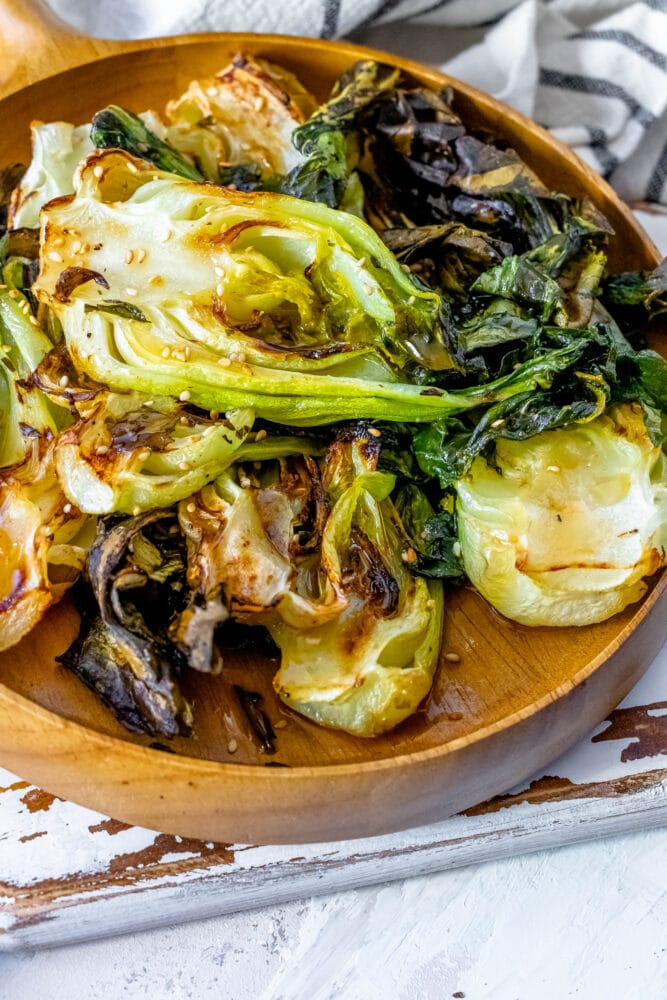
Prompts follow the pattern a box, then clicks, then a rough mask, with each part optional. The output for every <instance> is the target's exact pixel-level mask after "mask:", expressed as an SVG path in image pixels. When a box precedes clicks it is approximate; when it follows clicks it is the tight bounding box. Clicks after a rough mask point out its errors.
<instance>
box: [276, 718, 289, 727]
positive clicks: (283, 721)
mask: <svg viewBox="0 0 667 1000" xmlns="http://www.w3.org/2000/svg"><path fill="white" fill-rule="evenodd" d="M286 726H287V723H286V722H285V720H284V719H278V721H277V722H274V723H273V728H274V729H285V728H286Z"/></svg>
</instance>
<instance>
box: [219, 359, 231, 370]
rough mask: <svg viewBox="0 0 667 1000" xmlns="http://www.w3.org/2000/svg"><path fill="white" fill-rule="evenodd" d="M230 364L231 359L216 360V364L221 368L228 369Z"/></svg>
mask: <svg viewBox="0 0 667 1000" xmlns="http://www.w3.org/2000/svg"><path fill="white" fill-rule="evenodd" d="M231 363H232V362H231V358H218V364H219V365H220V366H221V367H222V368H229V366H230V365H231Z"/></svg>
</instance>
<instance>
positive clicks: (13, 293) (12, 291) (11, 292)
mask: <svg viewBox="0 0 667 1000" xmlns="http://www.w3.org/2000/svg"><path fill="white" fill-rule="evenodd" d="M7 294H8V295H9V297H10V299H18V297H19V293H18V292H17V291H16V289H15V288H10V289H9V291H8V292H7Z"/></svg>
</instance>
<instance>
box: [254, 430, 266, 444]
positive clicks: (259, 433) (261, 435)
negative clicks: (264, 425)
mask: <svg viewBox="0 0 667 1000" xmlns="http://www.w3.org/2000/svg"><path fill="white" fill-rule="evenodd" d="M265 437H266V431H265V430H263V429H262V430H261V431H257V433H256V434H255V441H263V440H264V438H265Z"/></svg>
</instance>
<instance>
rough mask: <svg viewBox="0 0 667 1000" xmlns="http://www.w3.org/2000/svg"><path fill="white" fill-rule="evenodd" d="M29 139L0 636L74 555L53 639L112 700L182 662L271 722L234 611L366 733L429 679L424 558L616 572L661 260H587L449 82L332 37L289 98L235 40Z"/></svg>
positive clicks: (641, 584) (9, 395)
mask: <svg viewBox="0 0 667 1000" xmlns="http://www.w3.org/2000/svg"><path fill="white" fill-rule="evenodd" d="M32 139H33V158H32V162H31V163H30V164H29V166H28V168H27V169H24V168H22V167H20V166H19V165H13V166H9V167H8V168H7V169H6V170H5V171H3V172H2V173H1V174H0V202H1V204H0V267H1V268H2V282H1V283H0V284H1V285H2V287H0V333H1V335H2V336H1V344H0V346H1V347H2V356H1V358H0V369H1V375H2V377H1V378H0V428H1V430H2V434H1V437H0V551H1V553H2V555H3V566H2V571H1V572H0V648H3V649H6V648H8V647H10V646H12V645H14V644H15V643H17V642H19V641H20V640H21V639H22V638H23V637H24V636H25V635H26V633H27V632H28V631H29V630H30V629H32V628H33V627H34V626H35V625H36V624H37V622H38V621H39V619H40V617H41V616H42V615H43V614H44V612H45V611H46V609H47V608H48V607H49V606H51V605H52V604H53V603H54V602H55V601H57V600H58V599H59V598H60V597H61V596H62V594H63V593H64V592H65V590H66V589H67V588H69V587H70V586H72V585H73V584H77V586H76V588H75V591H74V592H75V594H76V600H77V602H78V604H79V607H80V610H81V613H82V623H81V630H80V633H79V635H78V636H77V638H76V639H75V641H74V642H73V643H72V644H71V645H70V647H69V648H68V649H67V650H65V651H63V653H62V656H61V658H60V659H61V662H62V663H63V664H64V665H65V666H66V667H68V668H69V669H70V670H72V671H73V672H74V673H75V674H76V675H77V676H78V677H79V678H81V680H82V681H83V682H84V683H85V684H87V685H88V686H89V687H90V688H91V689H92V690H93V691H95V692H96V693H97V695H98V696H99V697H100V698H101V700H102V701H103V702H104V703H105V704H106V705H107V706H108V707H109V708H110V709H111V711H113V712H114V713H115V714H116V716H117V717H118V719H119V720H120V721H121V722H122V723H123V725H125V726H126V727H127V728H128V729H131V730H134V731H136V732H139V733H143V734H145V735H148V736H150V737H156V738H157V737H159V738H171V737H175V736H178V735H184V734H188V733H190V732H192V731H193V729H194V730H196V727H197V712H198V704H201V700H200V699H201V697H203V696H202V695H201V694H199V693H197V696H196V697H192V695H191V692H192V690H193V688H192V679H193V678H194V677H196V675H197V674H198V673H199V674H207V675H209V676H210V677H211V680H210V681H209V682H208V683H210V684H218V685H220V688H219V691H220V692H223V694H221V695H220V697H221V698H222V697H223V696H224V698H227V697H229V698H231V699H234V698H237V695H238V698H237V702H235V703H234V705H235V707H234V708H230V712H229V713H225V718H227V719H228V718H231V717H232V716H234V713H237V714H238V713H244V712H245V713H246V716H247V719H248V725H249V726H250V730H252V731H254V732H255V733H256V734H258V738H259V739H260V747H261V749H262V750H264V751H267V752H270V751H271V750H272V749H273V748H274V745H275V742H278V744H279V742H280V739H279V737H276V736H275V733H274V732H273V730H272V727H271V720H270V713H271V711H273V710H274V709H275V708H276V705H277V703H276V704H274V705H273V706H271V705H269V704H268V703H267V705H266V712H265V711H264V710H263V709H262V708H261V707H260V705H259V695H258V694H257V693H254V692H249V691H246V690H244V689H243V688H242V687H241V686H240V685H239V684H238V672H239V669H240V668H239V666H238V662H241V661H238V662H237V659H236V658H235V655H234V654H233V653H231V652H230V650H231V649H233V648H234V647H235V646H236V645H238V643H239V642H241V641H242V642H243V643H244V644H246V645H247V644H250V646H251V647H252V648H254V649H256V650H264V651H266V650H268V651H269V652H270V653H271V654H272V655H275V657H276V658H277V660H278V662H277V663H276V664H275V665H274V666H273V668H272V667H270V666H269V665H268V664H267V666H266V669H267V671H272V674H273V677H272V679H273V689H274V692H275V697H276V698H277V699H279V700H280V702H282V703H283V705H284V706H287V707H288V708H289V709H291V710H292V711H293V712H295V713H298V714H299V715H300V716H302V717H304V718H305V719H306V720H311V721H312V722H316V723H319V724H321V725H323V726H329V727H333V728H336V729H341V730H344V731H346V732H348V733H350V734H352V735H354V736H359V737H371V736H376V735H378V734H381V733H384V732H386V731H388V730H390V729H392V728H393V727H395V726H397V725H398V724H399V723H401V722H402V721H403V720H404V719H406V718H407V717H408V716H410V715H412V714H413V713H415V711H416V710H417V709H418V708H419V706H420V705H421V703H422V702H423V701H424V699H425V698H426V697H427V696H428V694H429V691H430V689H431V686H432V683H433V679H434V676H435V673H436V670H437V666H438V662H439V658H440V648H441V641H442V631H443V623H444V620H445V613H446V604H445V602H446V591H445V588H446V587H451V586H456V585H457V584H460V583H462V582H465V581H468V582H469V583H470V584H471V585H472V586H473V587H475V588H476V589H477V591H479V593H480V594H481V595H482V596H483V597H484V598H486V600H487V601H489V602H490V603H491V604H492V605H493V606H494V607H495V608H496V609H497V610H498V611H499V612H501V613H502V614H504V615H506V616H507V617H508V618H510V619H512V620H514V621H515V622H517V623H518V625H517V627H519V626H528V625H542V626H573V625H582V626H585V625H589V624H593V623H595V622H599V621H602V620H604V619H606V618H608V617H609V616H611V615H614V614H616V613H618V612H620V611H622V610H623V609H624V608H626V607H627V606H628V605H631V604H633V603H634V602H636V601H638V600H639V599H640V598H641V597H642V595H643V594H644V593H645V592H646V590H647V588H648V587H649V586H650V583H651V578H652V577H653V576H654V575H655V574H656V573H657V571H658V570H660V569H661V568H662V567H663V566H664V565H665V553H666V550H667V482H666V480H667V476H666V459H665V455H664V441H665V426H666V418H665V413H666V412H667V365H666V363H665V361H664V359H663V357H662V356H661V354H660V353H658V352H657V351H656V350H654V349H652V347H651V346H650V345H653V347H655V346H656V345H659V337H660V326H661V324H662V323H663V322H664V318H665V314H666V312H667V305H666V303H667V280H666V274H667V271H666V269H665V264H664V263H663V264H662V265H661V266H659V267H658V268H656V269H655V270H653V271H648V272H647V271H642V270H635V271H632V272H629V273H625V274H616V273H613V271H611V270H610V269H609V267H608V264H607V249H608V246H609V242H610V240H613V239H614V234H613V231H612V228H611V226H610V225H609V223H608V222H607V220H606V219H605V218H604V217H603V216H602V215H601V213H600V212H599V210H598V209H597V208H596V207H595V206H594V205H592V204H591V203H590V202H589V201H587V200H586V199H581V198H576V197H570V196H568V195H567V194H565V193H562V192H554V191H551V190H549V189H548V188H547V187H545V185H544V184H543V183H542V181H541V180H540V178H539V177H538V176H537V175H536V174H535V173H534V171H533V170H532V169H531V168H530V167H529V166H528V165H527V164H526V163H524V162H523V161H522V159H521V158H520V157H519V155H518V154H517V153H516V152H515V151H514V150H512V149H511V148H508V147H507V145H506V143H504V142H503V141H502V139H500V138H496V137H493V136H489V135H486V134H483V133H481V132H477V131H472V130H469V129H468V127H467V125H466V123H465V121H463V120H462V118H461V117H460V115H459V113H458V110H457V107H456V101H455V100H454V96H453V94H452V92H451V91H450V90H448V89H444V90H442V91H440V92H435V91H432V90H429V89H428V88H426V87H424V86H421V85H418V84H415V82H414V81H412V80H411V79H410V78H409V77H408V76H407V75H406V74H404V73H403V72H402V71H400V70H398V69H396V68H394V67H392V66H387V65H383V64H380V63H376V62H372V61H362V62H359V63H356V64H355V65H353V66H351V67H350V68H349V69H348V70H347V71H346V72H345V73H344V74H343V75H342V77H341V78H340V80H339V81H338V82H337V83H336V85H335V86H334V88H333V90H332V92H331V94H330V96H329V98H328V100H326V101H325V102H324V103H323V104H320V105H318V103H317V101H316V100H315V98H314V97H313V96H312V95H311V94H310V93H309V92H308V91H307V89H306V88H305V87H304V86H303V84H302V83H301V82H300V81H298V80H297V79H296V78H295V77H294V76H293V75H292V74H291V73H289V72H287V71H285V70H283V69H282V68H280V67H277V66H273V65H271V64H269V63H267V62H264V61H262V60H253V59H249V58H247V57H244V56H238V57H237V58H236V59H234V61H233V62H232V64H231V65H229V66H228V67H226V68H225V69H223V70H222V71H221V72H220V73H218V74H216V75H215V76H213V77H209V78H206V79H201V80H194V81H193V82H192V83H191V84H190V86H189V87H188V89H187V90H186V92H185V93H184V94H182V95H180V96H177V97H175V98H174V99H173V100H172V101H170V102H169V104H168V105H167V107H166V108H165V110H164V111H163V112H160V113H158V112H157V111H155V110H153V109H149V110H141V109H140V108H125V107H120V106H118V105H115V104H110V105H108V106H106V107H103V108H100V109H99V111H98V112H97V114H95V115H94V116H93V118H92V121H91V122H90V123H86V124H83V125H81V124H79V123H76V124H69V123H66V122H47V123H36V124H35V125H33V129H32ZM231 664H233V667H232V666H230V665H231ZM229 670H231V671H232V673H234V672H235V673H234V679H233V681H232V680H231V679H230V673H229ZM269 676H271V674H270V675H269ZM200 683H201V684H203V682H200ZM196 690H197V691H198V692H199V690H200V689H196ZM201 690H204V688H203V687H202V688H201ZM234 692H236V693H237V694H234ZM230 704H231V702H230ZM267 712H268V713H269V715H267V714H266V713H267ZM222 724H223V723H222V722H221V725H222ZM303 724H304V725H305V726H307V725H308V723H307V722H304V723H303ZM234 742H236V740H234ZM230 752H231V751H230Z"/></svg>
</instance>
